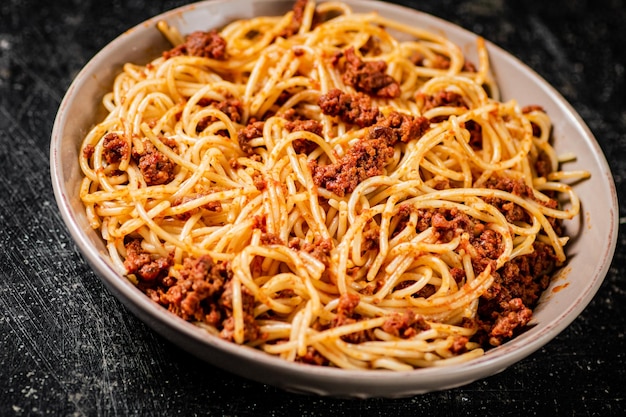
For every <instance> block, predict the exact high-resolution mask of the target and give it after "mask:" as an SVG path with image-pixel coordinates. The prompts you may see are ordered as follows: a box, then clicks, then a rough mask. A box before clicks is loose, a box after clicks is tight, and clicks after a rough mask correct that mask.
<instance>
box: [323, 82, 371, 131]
mask: <svg viewBox="0 0 626 417" xmlns="http://www.w3.org/2000/svg"><path fill="white" fill-rule="evenodd" d="M318 104H319V106H320V109H321V110H322V113H324V114H327V115H329V116H338V117H339V119H341V121H343V122H344V123H348V124H355V125H357V126H358V127H361V128H363V127H367V126H371V125H373V124H374V123H376V121H377V120H378V118H379V116H380V112H379V111H378V107H376V106H374V105H373V104H372V100H371V99H370V98H369V96H367V95H365V94H362V93H356V94H349V93H344V92H343V91H341V90H339V89H337V88H334V89H332V90H330V91H329V92H328V93H326V94H323V95H322V96H321V97H320V99H319V102H318Z"/></svg>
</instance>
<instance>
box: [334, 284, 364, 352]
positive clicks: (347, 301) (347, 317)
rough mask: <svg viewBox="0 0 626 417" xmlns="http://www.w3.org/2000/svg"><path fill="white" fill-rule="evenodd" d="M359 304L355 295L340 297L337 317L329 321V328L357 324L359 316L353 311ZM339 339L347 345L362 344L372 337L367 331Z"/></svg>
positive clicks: (347, 294)
mask: <svg viewBox="0 0 626 417" xmlns="http://www.w3.org/2000/svg"><path fill="white" fill-rule="evenodd" d="M359 302H360V297H359V296H358V295H356V294H351V293H346V294H343V295H342V296H340V297H339V303H338V304H337V315H336V316H335V318H334V319H333V320H332V321H331V323H330V327H331V328H332V327H339V326H345V325H349V324H353V323H356V322H358V321H359V320H360V318H361V316H360V315H359V314H357V313H355V311H354V310H355V309H356V307H357V306H358V305H359ZM341 339H342V340H343V341H344V342H348V343H362V342H365V341H367V340H372V335H371V334H370V332H369V331H360V332H355V333H350V334H347V335H344V336H342V337H341Z"/></svg>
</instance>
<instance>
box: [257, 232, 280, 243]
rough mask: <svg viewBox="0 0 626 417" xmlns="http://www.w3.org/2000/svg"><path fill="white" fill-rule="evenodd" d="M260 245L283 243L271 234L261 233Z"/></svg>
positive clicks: (278, 237)
mask: <svg viewBox="0 0 626 417" xmlns="http://www.w3.org/2000/svg"><path fill="white" fill-rule="evenodd" d="M261 244H262V245H283V244H284V242H283V241H282V239H281V238H280V236H277V235H275V234H273V233H262V234H261Z"/></svg>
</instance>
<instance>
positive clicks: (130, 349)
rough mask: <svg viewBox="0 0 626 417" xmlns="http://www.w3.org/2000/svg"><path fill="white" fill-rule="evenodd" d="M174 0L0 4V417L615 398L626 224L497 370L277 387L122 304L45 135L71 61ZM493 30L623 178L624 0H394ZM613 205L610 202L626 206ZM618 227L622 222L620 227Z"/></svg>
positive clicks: (581, 406) (623, 315)
mask: <svg viewBox="0 0 626 417" xmlns="http://www.w3.org/2000/svg"><path fill="white" fill-rule="evenodd" d="M183 3H184V2H183V1H164V2H151V1H148V0H129V1H122V0H116V1H112V2H104V1H96V0H85V1H82V0H81V1H79V0H58V1H57V0H55V1H50V0H47V1H43V0H3V1H2V2H1V4H0V271H1V277H0V416H38V415H61V416H65V415H67V416H81V415H87V416H118V415H119V416H126V415H184V416H193V415H224V416H246V415H272V416H288V415H289V416H291V415H308V416H314V415H326V414H333V415H352V414H355V415H372V416H375V415H388V414H396V415H409V414H410V415H422V414H423V415H427V414H428V415H521V414H524V415H559V416H588V415H597V416H612V415H615V416H617V415H623V413H624V410H626V405H625V404H624V402H625V396H626V370H625V366H624V360H625V357H624V355H625V354H624V352H625V351H626V342H625V337H624V332H625V329H626V310H625V305H626V255H625V251H624V250H625V249H626V238H625V237H624V235H623V234H621V235H620V237H619V241H618V247H617V253H616V256H615V259H614V261H613V264H612V266H611V268H610V270H609V273H608V275H607V277H606V279H605V281H604V283H603V285H602V287H601V288H600V290H599V292H598V294H597V295H596V297H595V298H594V300H593V301H592V302H591V304H590V305H589V306H588V308H587V309H585V311H584V312H583V313H582V315H581V316H580V317H579V318H578V319H577V320H576V321H575V322H574V323H573V324H572V325H571V326H570V327H568V328H567V329H566V330H565V331H563V332H562V333H561V334H560V335H559V336H558V337H557V338H556V339H555V340H553V341H552V342H551V343H549V344H547V345H546V346H545V347H544V348H542V349H540V350H539V351H537V352H536V353H535V354H533V355H531V356H530V357H528V358H526V359H525V360H523V361H521V362H520V363H518V364H516V365H515V366H513V367H511V368H509V369H508V370H506V371H505V372H503V373H500V374H498V375H495V376H493V377H490V378H487V379H485V380H482V381H478V382H475V383H473V384H470V385H467V386H465V387H462V388H458V389H453V390H448V391H443V392H435V393H431V394H427V395H421V396H416V397H413V398H407V399H400V400H384V399H372V400H362V401H358V400H344V399H329V398H318V397H309V396H302V395H297V394H291V393H286V392H284V391H281V390H278V389H275V388H273V387H270V386H264V385H261V384H258V383H254V382H250V381H248V380H244V379H242V378H239V377H236V376H233V375H231V374H229V373H227V372H225V371H222V370H220V369H218V368H215V367H212V366H210V365H207V364H205V363H202V362H200V361H198V360H196V359H195V358H193V357H190V356H189V355H187V354H186V353H184V352H183V351H181V350H180V349H178V348H177V347H175V346H174V345H172V344H171V343H169V342H168V341H166V340H164V339H163V338H161V337H160V336H158V335H156V334H155V333H154V332H153V331H151V330H150V329H149V328H148V327H147V326H146V325H144V324H143V323H142V322H140V321H139V320H138V319H136V318H135V317H134V316H133V315H131V314H130V313H129V312H128V311H127V310H126V309H125V308H124V307H123V306H122V305H121V304H120V303H119V302H118V301H117V300H116V299H115V298H113V297H112V296H111V294H110V293H108V292H107V290H106V289H105V288H104V287H103V285H102V284H101V283H100V281H99V280H98V279H97V277H96V276H95V275H94V274H93V272H92V271H91V270H90V269H89V267H88V266H87V265H86V264H85V262H84V261H83V259H82V258H81V256H80V254H79V253H78V251H77V249H76V247H75V246H74V244H73V243H72V242H71V240H70V238H69V236H68V233H67V231H66V229H65V227H64V225H63V223H62V221H61V218H60V216H59V214H58V211H57V208H56V204H55V202H54V198H53V193H52V188H51V183H50V179H49V176H50V170H49V165H48V158H49V151H48V147H49V138H50V132H51V129H52V124H53V120H54V116H55V113H56V110H57V108H58V106H59V104H60V101H61V99H62V97H63V94H64V92H65V90H66V88H67V87H68V86H69V83H70V82H71V80H72V78H73V77H74V76H75V75H76V74H77V72H78V71H79V70H80V68H81V67H82V66H83V65H84V64H85V63H86V62H87V60H88V59H89V58H91V57H92V56H93V55H94V54H95V53H96V52H97V51H98V50H99V49H100V48H102V47H103V46H104V45H105V44H106V43H108V42H109V41H111V40H112V39H113V38H114V37H116V36H117V35H118V34H120V33H121V32H122V31H124V30H125V29H127V28H129V27H131V26H133V25H135V24H137V23H139V22H141V21H142V20H144V19H146V18H148V17H150V16H152V15H155V14H158V13H160V12H162V11H164V10H166V9H170V8H172V7H175V6H178V5H181V4H183ZM398 3H401V4H404V5H409V6H412V7H418V8H420V9H421V10H423V11H426V12H429V13H431V14H434V15H437V16H439V17H443V18H445V19H447V20H450V21H452V22H454V23H456V24H459V25H461V26H463V27H465V28H467V29H469V30H472V31H474V32H476V33H478V34H480V35H482V36H484V37H486V38H487V39H489V40H491V41H493V42H495V43H497V44H499V45H500V46H502V47H503V48H505V49H506V50H508V51H509V52H511V53H512V54H514V55H515V56H517V57H518V58H520V59H522V60H523V61H525V62H526V63H527V64H529V65H530V66H531V67H532V68H534V69H535V70H536V71H537V72H538V73H539V74H540V75H542V76H543V77H544V78H546V79H547V80H548V81H549V82H550V83H551V84H553V85H554V86H555V87H556V88H557V89H558V90H559V91H560V92H561V93H562V94H563V95H564V96H565V97H566V98H567V100H568V101H570V103H571V104H572V105H573V106H574V108H575V109H576V110H577V111H578V112H579V113H580V114H581V116H582V117H583V119H584V120H585V121H586V123H587V124H588V125H589V127H590V128H591V130H592V131H593V133H594V134H595V136H596V137H597V139H598V141H599V143H600V145H601V147H602V149H603V150H604V152H605V153H606V155H607V156H608V158H609V161H610V165H611V169H612V170H613V174H614V177H615V181H616V185H617V188H618V195H619V196H620V198H622V199H623V198H624V196H625V193H624V192H625V191H626V190H625V187H626V182H625V178H624V176H625V175H626V160H625V159H624V156H625V153H626V105H625V102H624V100H625V97H626V88H625V79H626V74H625V65H626V58H625V57H626V50H625V49H624V41H625V40H626V26H625V25H624V22H626V7H625V6H624V5H623V2H622V1H621V0H593V1H591V0H589V1H584V0H574V1H569V0H557V1H545V0H531V1H525V2H521V1H514V2H510V1H504V0H477V1H469V0H465V1H452V0H444V1H435V0H423V1H420V2H419V3H413V2H409V1H398ZM625 210H626V205H625V203H624V202H622V203H621V204H620V216H621V217H624V216H626V211H625ZM623 227H624V226H620V231H622V229H623Z"/></svg>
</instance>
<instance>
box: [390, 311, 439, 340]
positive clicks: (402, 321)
mask: <svg viewBox="0 0 626 417" xmlns="http://www.w3.org/2000/svg"><path fill="white" fill-rule="evenodd" d="M382 329H383V330H384V331H385V332H387V333H389V334H392V335H394V336H396V337H400V338H402V339H408V338H411V337H413V336H415V335H416V334H418V333H420V332H422V331H424V330H428V329H430V325H429V324H428V323H426V321H425V320H424V318H423V317H421V316H418V315H416V314H415V313H413V312H412V311H410V310H407V311H405V312H404V313H403V314H400V313H398V314H394V315H391V316H390V317H389V318H388V319H387V321H385V323H384V324H383V325H382Z"/></svg>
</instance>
